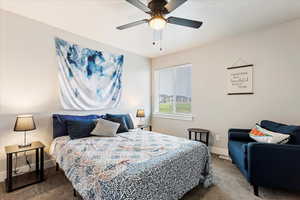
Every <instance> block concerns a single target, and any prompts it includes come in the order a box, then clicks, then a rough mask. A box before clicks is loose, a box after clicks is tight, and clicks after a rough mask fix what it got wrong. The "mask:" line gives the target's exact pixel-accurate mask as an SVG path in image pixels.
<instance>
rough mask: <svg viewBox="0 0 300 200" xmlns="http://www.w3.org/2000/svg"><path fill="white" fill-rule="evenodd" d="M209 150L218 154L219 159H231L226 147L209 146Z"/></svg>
mask: <svg viewBox="0 0 300 200" xmlns="http://www.w3.org/2000/svg"><path fill="white" fill-rule="evenodd" d="M210 152H211V153H214V154H217V155H219V158H220V159H224V160H231V159H230V157H229V154H228V149H226V148H220V147H211V148H210Z"/></svg>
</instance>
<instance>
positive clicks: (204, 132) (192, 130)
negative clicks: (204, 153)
mask: <svg viewBox="0 0 300 200" xmlns="http://www.w3.org/2000/svg"><path fill="white" fill-rule="evenodd" d="M188 132H189V139H190V140H191V139H192V133H194V134H195V141H198V142H203V143H204V144H206V146H208V144H209V130H206V129H201V128H189V129H188ZM198 133H199V134H200V138H199V137H198ZM202 135H205V140H203V139H202Z"/></svg>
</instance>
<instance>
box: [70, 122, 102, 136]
mask: <svg viewBox="0 0 300 200" xmlns="http://www.w3.org/2000/svg"><path fill="white" fill-rule="evenodd" d="M66 124H67V131H68V135H69V136H70V138H71V139H72V140H73V139H79V138H84V137H89V136H90V133H91V132H92V131H93V129H94V128H95V126H96V122H95V120H88V119H82V120H67V121H66Z"/></svg>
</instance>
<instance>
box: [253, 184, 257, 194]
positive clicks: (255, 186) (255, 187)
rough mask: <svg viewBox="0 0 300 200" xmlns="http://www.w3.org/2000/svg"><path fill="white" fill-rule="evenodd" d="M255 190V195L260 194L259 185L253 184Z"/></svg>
mask: <svg viewBox="0 0 300 200" xmlns="http://www.w3.org/2000/svg"><path fill="white" fill-rule="evenodd" d="M253 190H254V195H255V196H258V186H257V185H254V186H253Z"/></svg>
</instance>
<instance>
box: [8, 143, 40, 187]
mask: <svg viewBox="0 0 300 200" xmlns="http://www.w3.org/2000/svg"><path fill="white" fill-rule="evenodd" d="M44 148H45V145H44V144H42V143H41V142H32V143H31V146H28V147H23V148H22V147H19V145H10V146H6V147H5V152H6V159H7V167H6V174H7V175H6V179H5V186H6V192H12V191H14V190H17V189H20V188H23V187H26V186H29V185H33V184H35V183H39V182H42V181H43V180H44ZM34 150H35V162H36V165H35V171H34V172H29V173H25V174H21V175H17V176H13V174H12V171H13V170H12V169H13V163H12V157H13V154H17V153H21V152H28V151H34Z"/></svg>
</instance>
